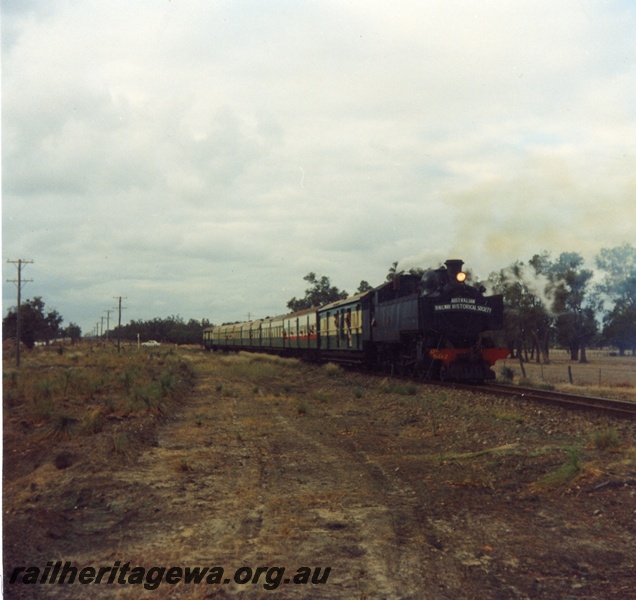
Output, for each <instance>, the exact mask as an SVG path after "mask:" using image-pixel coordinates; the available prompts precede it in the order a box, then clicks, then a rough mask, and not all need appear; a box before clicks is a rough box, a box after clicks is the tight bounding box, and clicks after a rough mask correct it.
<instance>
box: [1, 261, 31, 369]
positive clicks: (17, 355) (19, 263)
mask: <svg viewBox="0 0 636 600" xmlns="http://www.w3.org/2000/svg"><path fill="white" fill-rule="evenodd" d="M7 262H8V263H13V264H14V265H16V267H17V269H18V278H17V279H7V281H10V282H11V283H15V284H16V286H17V288H18V308H17V309H16V313H15V330H16V331H15V337H16V345H15V365H16V367H19V366H20V334H21V333H22V331H21V327H20V325H21V324H20V305H21V303H22V284H23V283H29V282H30V281H33V279H22V266H23V265H27V264H31V263H33V261H32V260H24V259H23V258H19V259H18V260H7Z"/></svg>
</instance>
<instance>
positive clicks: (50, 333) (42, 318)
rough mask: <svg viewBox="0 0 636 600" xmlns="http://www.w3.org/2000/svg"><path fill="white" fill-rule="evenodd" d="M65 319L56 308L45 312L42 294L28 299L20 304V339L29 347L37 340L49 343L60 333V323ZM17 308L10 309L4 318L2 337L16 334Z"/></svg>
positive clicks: (5, 337)
mask: <svg viewBox="0 0 636 600" xmlns="http://www.w3.org/2000/svg"><path fill="white" fill-rule="evenodd" d="M63 320H64V319H63V318H62V316H61V315H60V314H59V313H58V312H57V311H56V310H50V311H48V312H45V308H44V302H43V300H42V298H41V297H40V296H36V297H35V298H33V300H27V301H26V302H24V303H23V304H22V305H21V306H20V323H21V327H20V329H21V332H20V338H21V339H20V341H21V342H22V343H23V344H24V345H25V346H26V347H27V348H33V346H35V342H40V341H43V342H45V343H46V344H49V343H50V342H51V340H53V339H55V338H56V337H58V336H59V335H60V325H61V324H62V321H63ZM16 325H17V313H16V309H15V308H12V309H10V310H9V313H8V314H7V316H6V317H5V318H4V319H3V320H2V337H3V338H4V339H7V338H11V337H15V336H16Z"/></svg>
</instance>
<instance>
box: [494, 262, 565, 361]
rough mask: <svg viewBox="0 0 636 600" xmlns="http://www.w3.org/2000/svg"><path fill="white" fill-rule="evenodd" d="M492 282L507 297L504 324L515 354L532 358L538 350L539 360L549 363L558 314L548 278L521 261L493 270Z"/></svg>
mask: <svg viewBox="0 0 636 600" xmlns="http://www.w3.org/2000/svg"><path fill="white" fill-rule="evenodd" d="M530 262H531V263H532V261H530ZM488 284H489V287H491V289H492V291H493V292H494V293H497V294H503V297H504V304H505V307H506V309H505V311H504V327H505V335H506V340H507V344H508V348H509V349H510V352H511V354H513V355H514V354H515V353H516V355H517V357H518V358H520V359H521V358H522V357H523V358H525V360H526V361H528V360H530V359H531V358H532V357H533V356H535V352H536V360H537V362H540V361H541V358H542V357H543V362H545V363H546V364H547V363H549V362H550V354H549V352H550V339H551V336H552V331H553V325H554V317H553V316H552V314H551V312H550V308H551V307H550V304H551V300H550V298H549V296H548V295H547V294H546V286H547V285H548V284H549V282H548V280H547V279H546V278H545V277H541V276H540V275H539V274H538V273H537V271H536V269H535V267H534V266H533V265H532V264H530V265H525V264H524V263H523V262H519V261H517V262H515V263H514V264H512V265H511V266H509V267H507V268H506V269H502V270H501V271H499V272H496V273H491V274H490V277H489V278H488ZM528 354H530V358H529V356H528Z"/></svg>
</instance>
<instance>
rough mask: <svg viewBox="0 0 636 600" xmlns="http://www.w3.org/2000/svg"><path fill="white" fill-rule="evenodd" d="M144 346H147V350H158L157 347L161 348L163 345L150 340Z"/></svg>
mask: <svg viewBox="0 0 636 600" xmlns="http://www.w3.org/2000/svg"><path fill="white" fill-rule="evenodd" d="M142 346H146V348H156V347H157V346H161V344H160V343H159V342H156V341H155V340H148V341H147V342H144V343H143V344H142Z"/></svg>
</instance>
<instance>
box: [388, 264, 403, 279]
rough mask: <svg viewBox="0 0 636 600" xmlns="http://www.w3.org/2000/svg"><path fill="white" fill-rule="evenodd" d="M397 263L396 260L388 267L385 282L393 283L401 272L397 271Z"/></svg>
mask: <svg viewBox="0 0 636 600" xmlns="http://www.w3.org/2000/svg"><path fill="white" fill-rule="evenodd" d="M397 266H398V261H397V260H396V261H395V262H394V263H393V264H392V265H391V266H390V267H389V272H388V273H387V274H386V280H387V281H393V280H394V279H395V278H396V277H397V276H398V275H399V274H400V273H402V271H398V270H397Z"/></svg>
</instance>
